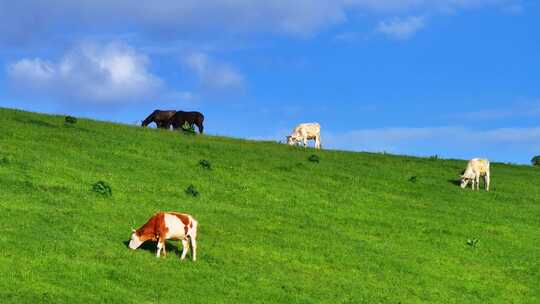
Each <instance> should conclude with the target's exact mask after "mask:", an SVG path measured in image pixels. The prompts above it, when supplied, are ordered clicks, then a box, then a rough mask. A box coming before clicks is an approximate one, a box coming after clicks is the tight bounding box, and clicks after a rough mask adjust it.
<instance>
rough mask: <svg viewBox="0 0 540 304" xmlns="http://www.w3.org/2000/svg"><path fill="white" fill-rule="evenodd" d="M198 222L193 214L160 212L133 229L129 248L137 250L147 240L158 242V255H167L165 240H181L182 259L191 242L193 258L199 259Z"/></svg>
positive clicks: (194, 259)
mask: <svg viewBox="0 0 540 304" xmlns="http://www.w3.org/2000/svg"><path fill="white" fill-rule="evenodd" d="M197 224H198V222H197V221H196V220H195V219H194V218H193V216H191V215H189V214H185V213H179V212H158V213H156V214H155V215H154V216H152V217H151V218H150V219H149V220H148V221H147V222H146V224H144V225H143V226H142V227H140V228H139V229H136V230H135V229H133V233H132V234H131V239H130V241H129V248H131V249H133V250H135V249H137V248H139V247H140V246H141V245H142V243H144V242H146V241H154V242H157V252H156V257H158V258H159V257H160V256H161V251H163V255H167V252H166V249H165V241H166V240H169V239H172V240H181V241H182V255H181V257H180V259H181V260H183V259H185V257H186V254H187V252H188V250H189V247H190V244H191V258H192V259H193V261H196V260H197Z"/></svg>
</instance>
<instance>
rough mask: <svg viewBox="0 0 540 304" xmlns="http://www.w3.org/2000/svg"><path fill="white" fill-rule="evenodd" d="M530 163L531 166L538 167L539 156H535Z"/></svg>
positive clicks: (539, 162)
mask: <svg viewBox="0 0 540 304" xmlns="http://www.w3.org/2000/svg"><path fill="white" fill-rule="evenodd" d="M531 163H532V165H533V166H540V155H536V156H535V157H533V158H532V159H531Z"/></svg>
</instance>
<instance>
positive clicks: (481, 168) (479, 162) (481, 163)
mask: <svg viewBox="0 0 540 304" xmlns="http://www.w3.org/2000/svg"><path fill="white" fill-rule="evenodd" d="M489 175H490V173H489V160H487V159H481V158H473V159H471V160H470V161H469V163H468V164H467V168H466V169H465V171H464V172H463V174H462V175H461V188H465V187H467V184H468V183H469V182H471V184H472V188H473V190H474V188H475V185H476V190H480V176H483V177H484V184H485V186H486V191H489V182H490V176H489Z"/></svg>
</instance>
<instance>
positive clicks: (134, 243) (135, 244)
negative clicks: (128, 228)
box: [129, 229, 144, 250]
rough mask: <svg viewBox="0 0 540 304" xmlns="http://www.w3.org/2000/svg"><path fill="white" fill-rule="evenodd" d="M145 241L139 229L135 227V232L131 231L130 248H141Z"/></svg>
mask: <svg viewBox="0 0 540 304" xmlns="http://www.w3.org/2000/svg"><path fill="white" fill-rule="evenodd" d="M143 242H144V241H143V240H141V238H140V237H139V236H138V235H137V230H135V229H133V233H131V238H130V240H129V248H130V249H133V250H135V249H137V248H139V246H141V244H142V243H143Z"/></svg>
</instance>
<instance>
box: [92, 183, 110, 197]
mask: <svg viewBox="0 0 540 304" xmlns="http://www.w3.org/2000/svg"><path fill="white" fill-rule="evenodd" d="M92 191H94V192H96V193H98V194H101V195H103V196H112V188H111V186H110V185H109V184H108V183H106V182H104V181H98V182H97V183H95V184H94V185H92Z"/></svg>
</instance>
